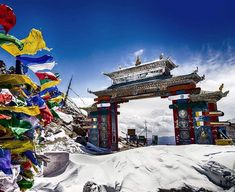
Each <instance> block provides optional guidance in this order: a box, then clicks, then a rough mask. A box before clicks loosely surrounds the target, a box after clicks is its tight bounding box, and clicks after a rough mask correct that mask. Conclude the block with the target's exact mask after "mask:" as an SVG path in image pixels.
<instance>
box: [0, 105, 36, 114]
mask: <svg viewBox="0 0 235 192" xmlns="http://www.w3.org/2000/svg"><path fill="white" fill-rule="evenodd" d="M1 110H3V111H4V110H5V111H13V112H15V113H24V114H27V115H31V116H36V115H39V114H40V110H39V107H38V106H30V107H20V106H0V111H1Z"/></svg>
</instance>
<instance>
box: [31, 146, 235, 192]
mask: <svg viewBox="0 0 235 192" xmlns="http://www.w3.org/2000/svg"><path fill="white" fill-rule="evenodd" d="M209 161H215V162H218V163H220V164H221V165H223V166H225V167H227V168H228V169H229V170H234V164H235V148H234V146H212V145H185V146H150V147H143V148H137V149H133V150H128V151H124V152H119V153H115V154H111V155H104V156H89V155H85V154H70V162H69V165H68V167H67V168H66V170H65V171H64V173H62V174H61V175H59V176H56V177H51V178H38V179H36V181H35V186H34V188H33V189H32V192H36V191H37V192H41V191H48V192H49V191H57V192H62V191H63V192H72V191H77V192H82V191H86V192H87V191H88V190H87V189H85V188H84V186H85V185H86V187H87V186H90V188H89V191H93V192H99V191H100V192H101V191H102V192H105V191H123V192H156V191H159V189H173V188H175V189H181V188H183V187H189V188H191V189H195V190H199V189H200V188H203V189H205V190H208V191H216V192H218V191H225V189H223V188H221V187H220V186H218V185H216V184H214V183H213V182H212V181H210V179H209V178H208V177H207V176H206V175H205V174H203V173H202V172H201V171H198V170H202V167H203V165H205V164H206V163H208V162H209ZM232 172H233V171H232ZM231 174H234V172H233V173H231ZM88 181H89V183H87V182H88ZM96 184H97V185H96ZM104 186H106V188H105V187H104ZM107 189H110V190H107ZM233 190H234V189H233V188H230V190H229V191H231V192H232V191H233Z"/></svg>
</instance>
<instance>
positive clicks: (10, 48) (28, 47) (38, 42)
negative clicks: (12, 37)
mask: <svg viewBox="0 0 235 192" xmlns="http://www.w3.org/2000/svg"><path fill="white" fill-rule="evenodd" d="M21 42H22V43H23V44H24V47H23V49H22V50H19V49H18V47H17V46H16V45H15V44H13V43H8V44H3V45H1V47H2V48H3V49H4V50H6V51H7V52H8V53H10V54H11V55H13V56H18V55H23V54H28V55H34V54H36V53H37V51H39V50H42V49H45V50H49V49H48V48H47V47H46V42H45V41H44V39H43V36H42V32H41V31H39V30H37V29H32V30H31V31H30V33H29V36H28V37H26V38H25V39H22V40H21Z"/></svg>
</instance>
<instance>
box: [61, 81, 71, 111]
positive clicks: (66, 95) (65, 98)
mask: <svg viewBox="0 0 235 192" xmlns="http://www.w3.org/2000/svg"><path fill="white" fill-rule="evenodd" d="M72 79H73V76H71V79H70V81H69V86H68V89H67V91H66V94H65V97H64V103H63V107H64V106H65V104H66V101H67V98H68V94H69V90H70V87H71V83H72Z"/></svg>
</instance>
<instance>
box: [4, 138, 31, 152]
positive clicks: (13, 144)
mask: <svg viewBox="0 0 235 192" xmlns="http://www.w3.org/2000/svg"><path fill="white" fill-rule="evenodd" d="M0 148H3V149H9V150H10V151H11V153H13V154H17V153H23V152H25V151H27V150H31V151H32V150H34V145H33V143H32V142H31V141H21V140H6V141H4V143H0Z"/></svg>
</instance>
